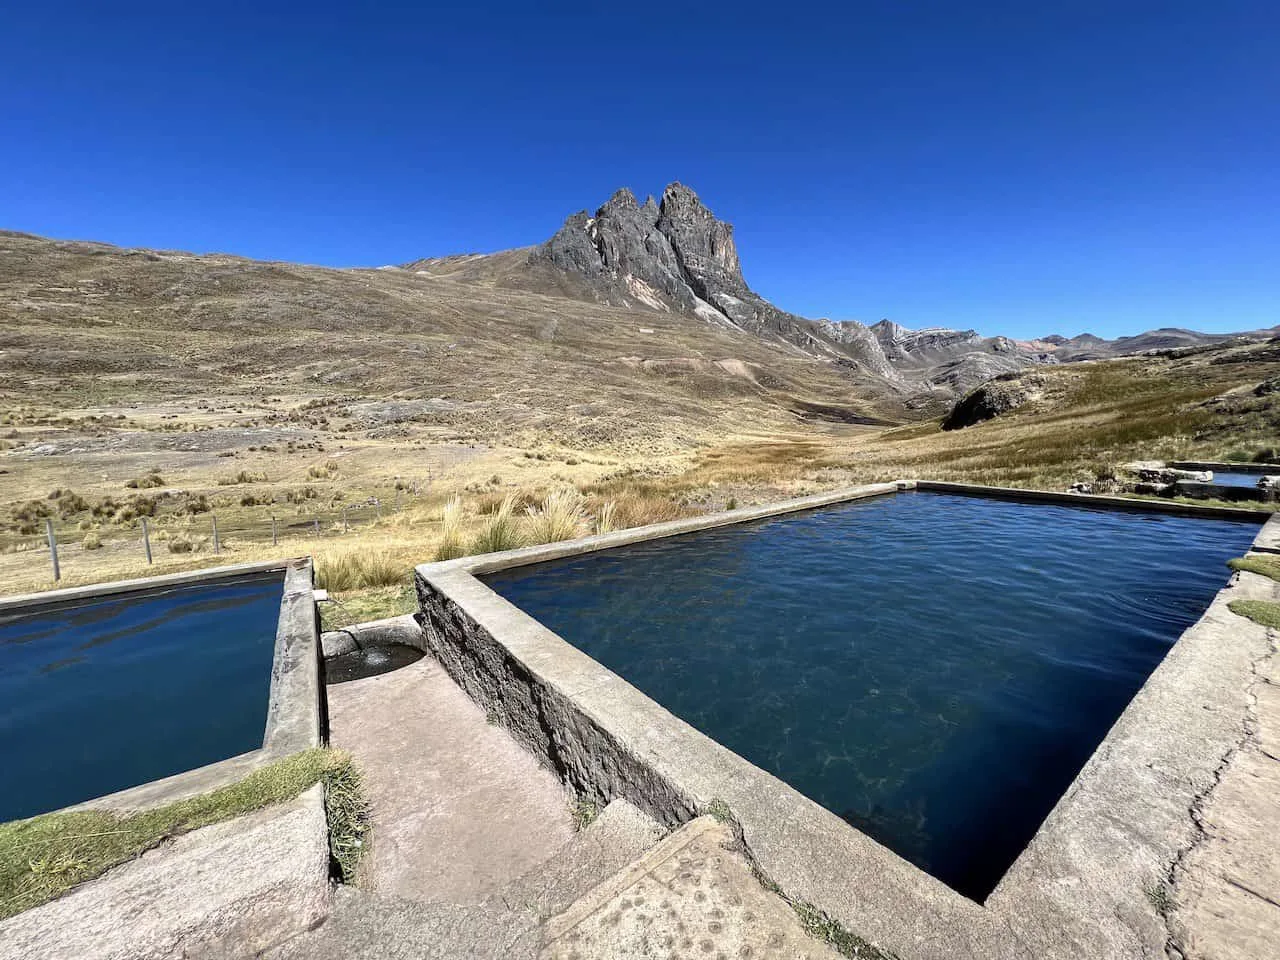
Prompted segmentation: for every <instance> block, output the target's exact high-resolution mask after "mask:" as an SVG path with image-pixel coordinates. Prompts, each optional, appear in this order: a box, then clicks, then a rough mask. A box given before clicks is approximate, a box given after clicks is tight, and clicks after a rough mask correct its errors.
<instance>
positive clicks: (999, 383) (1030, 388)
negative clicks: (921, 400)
mask: <svg viewBox="0 0 1280 960" xmlns="http://www.w3.org/2000/svg"><path fill="white" fill-rule="evenodd" d="M1043 385H1044V378H1043V376H1036V375H1030V376H1020V375H1019V374H1016V373H1013V374H1004V375H1003V376H999V377H996V378H995V379H994V380H990V381H988V382H987V383H984V384H983V385H982V386H980V387H978V388H977V389H976V390H973V391H971V392H969V393H968V394H966V395H965V396H964V397H963V398H962V399H961V400H960V402H959V403H957V404H956V405H955V408H954V409H952V411H951V413H950V414H949V415H948V416H947V418H946V419H945V420H943V421H942V429H943V430H960V429H962V428H964V427H971V426H973V425H974V424H976V423H982V422H983V421H985V420H991V419H993V418H995V417H998V416H1000V415H1001V414H1005V413H1008V412H1009V411H1010V410H1016V409H1017V408H1018V407H1021V406H1023V405H1024V404H1026V403H1029V402H1030V401H1032V400H1034V399H1036V397H1038V396H1039V395H1040V391H1039V388H1040V387H1042V386H1043Z"/></svg>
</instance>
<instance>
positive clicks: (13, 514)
mask: <svg viewBox="0 0 1280 960" xmlns="http://www.w3.org/2000/svg"><path fill="white" fill-rule="evenodd" d="M427 269H429V270H430V271H431V273H432V274H433V275H422V274H418V273H416V272H413V271H406V270H382V271H379V270H351V271H343V270H330V269H322V268H314V267H305V266H297V265H290V264H277V263H259V262H254V261H248V260H243V259H239V258H235V257H229V256H213V257H195V256H192V255H188V254H174V253H156V252H151V251H126V250H120V249H117V248H112V247H105V246H100V245H92V244H70V243H55V242H52V241H47V240H41V239H38V238H31V237H24V236H21V235H15V234H0V316H3V320H4V322H3V324H2V325H0V400H2V402H0V590H3V591H4V592H12V591H15V590H22V589H39V588H44V587H47V586H50V585H51V582H50V575H49V572H48V567H47V557H46V551H45V548H44V546H43V541H42V534H43V530H44V523H45V520H46V519H50V520H53V521H54V523H55V526H56V527H57V530H58V535H59V539H60V541H61V543H62V560H63V570H64V573H65V580H64V583H65V582H84V581H91V580H96V579H102V578H108V577H119V576H124V575H130V574H142V573H146V572H156V571H157V570H160V569H180V568H185V567H191V566H199V565H208V564H213V563H223V562H230V561H235V560H245V559H257V558H263V557H268V556H288V555H298V554H302V553H311V554H313V555H315V556H317V557H319V558H320V560H321V563H322V564H323V565H326V566H327V567H328V568H329V569H330V571H331V572H332V575H333V576H334V577H335V578H336V577H337V576H338V571H339V570H340V569H341V570H343V571H345V572H344V573H342V577H341V580H342V584H343V586H344V587H345V588H346V589H349V590H352V591H357V592H358V591H360V590H372V591H374V592H375V594H376V595H377V596H379V597H383V598H385V599H386V601H387V602H388V603H392V604H394V603H399V602H403V599H404V595H403V592H402V590H401V589H400V587H399V584H401V583H403V581H404V580H405V578H406V576H407V573H408V570H409V567H410V566H411V565H412V564H413V563H415V562H420V561H422V560H425V559H430V558H431V557H432V556H434V554H435V551H436V549H437V547H438V545H439V542H440V539H441V537H442V533H443V531H442V517H443V515H444V514H445V512H446V511H445V507H446V504H448V503H449V502H450V501H451V500H453V498H454V497H455V496H456V497H458V498H459V500H458V507H457V508H456V511H457V512H458V513H459V518H458V521H457V522H458V523H459V524H460V525H461V527H462V529H463V533H462V538H463V540H464V541H465V542H471V541H472V540H474V539H477V538H478V537H479V535H480V534H482V533H484V532H485V531H486V530H487V528H488V525H490V524H491V522H492V521H491V517H492V515H493V514H494V512H495V511H497V510H499V508H500V504H501V503H502V501H503V500H504V499H506V498H509V497H510V498H514V499H513V500H512V509H513V510H514V514H515V516H516V517H517V518H523V517H525V515H526V513H527V511H528V510H529V509H531V508H532V509H535V510H536V509H537V506H538V504H539V503H541V501H542V499H543V498H545V497H546V496H547V495H548V494H550V493H553V492H555V491H557V490H562V489H565V488H573V489H576V490H578V491H580V492H581V494H582V497H583V500H582V503H581V508H582V510H581V515H580V516H579V517H578V518H577V520H575V521H574V522H575V523H578V524H579V525H580V529H581V530H583V531H585V530H588V529H591V528H593V527H594V526H595V525H598V524H599V523H600V522H601V521H602V520H605V519H607V521H608V523H610V524H612V525H614V526H626V525H632V524H638V523H644V522H650V521H652V520H656V519H665V518H668V517H671V516H677V515H681V514H687V513H694V512H698V511H705V510H712V509H720V508H723V507H725V506H728V505H733V504H746V503H750V502H757V501H763V500H768V499H776V498H780V497H784V496H789V495H796V494H801V493H806V492H811V491H816V490H820V489H825V488H830V487H834V486H839V485H844V484H849V483H856V482H864V481H870V480H881V479H890V478H895V477H936V478H946V479H967V480H975V481H980V482H986V483H1007V484H1015V485H1018V484H1020V485H1025V486H1037V487H1060V488H1061V487H1066V486H1067V485H1069V484H1070V483H1071V482H1073V481H1076V480H1085V479H1092V478H1093V477H1095V476H1097V475H1098V474H1100V473H1105V472H1106V471H1108V470H1109V469H1111V467H1112V466H1113V465H1114V464H1116V463H1118V462H1122V461H1124V460H1129V459H1136V458H1153V457H1187V458H1206V459H1217V458H1222V457H1224V456H1228V455H1239V456H1244V457H1251V456H1253V455H1254V454H1257V453H1259V452H1261V451H1263V450H1264V449H1265V448H1268V447H1273V446H1276V445H1277V444H1280V411H1278V410H1277V403H1278V402H1280V401H1277V400H1276V397H1277V394H1268V395H1265V396H1255V395H1254V394H1253V392H1252V391H1253V389H1254V388H1255V387H1256V386H1257V385H1258V384H1259V383H1261V382H1262V381H1264V380H1267V379H1269V378H1272V377H1275V376H1276V375H1277V374H1280V347H1278V346H1277V345H1275V344H1262V345H1257V346H1253V347H1224V348H1214V349H1211V350H1207V351H1198V352H1190V353H1188V354H1186V355H1183V356H1166V357H1153V358H1142V359H1132V360H1120V361H1107V362H1100V363H1093V364H1083V365H1068V366H1061V367H1046V368H1041V369H1039V370H1037V371H1035V373H1034V375H1035V376H1037V377H1040V378H1042V380H1043V385H1042V387H1041V388H1040V389H1039V391H1038V392H1039V399H1037V400H1035V401H1034V402H1032V403H1030V404H1028V405H1027V406H1025V407H1022V408H1020V409H1018V410H1015V411H1013V412H1011V413H1008V414H1006V415H1004V416H1001V417H999V418H997V419H994V420H991V421H989V422H986V423H983V424H979V425H977V426H972V427H968V428H966V429H963V430H958V431H952V432H943V431H941V430H940V428H939V426H938V422H937V421H929V422H924V423H921V422H911V421H910V420H909V419H908V411H907V410H906V409H904V408H903V407H902V406H901V404H900V402H899V400H898V399H897V398H895V397H894V396H893V395H892V394H890V393H888V392H887V391H886V390H885V389H884V386H883V384H882V383H880V382H879V381H877V380H876V379H875V378H874V377H870V376H868V375H866V374H863V373H861V372H859V371H856V370H850V369H848V368H845V367H840V366H835V365H831V364H826V363H822V362H819V361H815V360H813V359H811V358H807V357H804V356H801V355H799V354H798V353H796V352H795V351H793V350H790V349H787V348H784V347H782V346H771V345H769V344H767V343H764V342H762V341H760V340H758V339H756V338H754V337H751V336H748V335H744V334H738V333H735V332H733V331H729V330H725V329H721V328H718V327H715V326H712V325H709V324H706V323H702V322H699V321H696V320H694V319H691V318H688V317H683V316H677V315H674V314H670V313H661V312H657V311H652V310H647V309H635V310H629V309H621V308H611V307H608V306H602V305H593V304H590V303H586V302H583V301H580V300H575V299H566V298H563V297H558V296H554V295H550V294H546V293H537V292H532V291H522V290H512V289H505V288H502V287H500V286H497V285H489V284H485V283H483V282H476V281H475V278H470V279H469V280H468V282H467V283H461V282H458V281H456V280H454V279H451V278H450V276H449V274H450V272H451V270H453V269H454V268H453V267H451V266H449V265H448V264H443V265H441V264H436V265H432V266H429V267H427ZM375 501H376V502H375ZM214 516H216V517H217V520H218V524H219V535H220V536H219V538H220V546H221V547H222V552H221V553H220V554H218V555H217V556H215V555H214V554H213V552H212V550H213V537H212V533H213V530H212V521H213V517H214ZM144 517H145V518H147V520H148V523H149V525H150V529H151V533H152V538H153V544H152V545H153V559H154V561H155V562H154V564H153V565H150V566H148V565H147V564H146V562H145V559H144V557H143V553H142V549H141V542H140V537H141V521H142V519H143V518H144ZM273 517H274V518H275V528H276V534H277V536H278V538H279V540H280V542H279V543H278V544H273V543H272V518H273ZM520 523H522V524H526V525H529V524H531V523H532V521H526V520H520ZM530 529H532V527H530ZM375 561H376V562H375ZM335 582H336V580H335ZM379 591H380V592H379ZM366 599H367V598H366ZM360 602H363V600H361V601H360ZM379 602H381V601H379Z"/></svg>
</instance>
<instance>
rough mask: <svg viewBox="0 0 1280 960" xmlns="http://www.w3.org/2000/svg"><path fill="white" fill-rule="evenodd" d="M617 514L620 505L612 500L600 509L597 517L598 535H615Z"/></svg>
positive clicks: (596, 529) (596, 530)
mask: <svg viewBox="0 0 1280 960" xmlns="http://www.w3.org/2000/svg"><path fill="white" fill-rule="evenodd" d="M617 512H618V505H617V504H616V503H615V502H614V501H612V500H609V501H607V502H606V503H605V505H604V506H602V507H601V508H600V513H599V515H597V516H596V527H595V532H596V533H597V534H601V533H613V531H614V530H616V529H617V524H616V522H615V517H614V515H615V514H616V513H617Z"/></svg>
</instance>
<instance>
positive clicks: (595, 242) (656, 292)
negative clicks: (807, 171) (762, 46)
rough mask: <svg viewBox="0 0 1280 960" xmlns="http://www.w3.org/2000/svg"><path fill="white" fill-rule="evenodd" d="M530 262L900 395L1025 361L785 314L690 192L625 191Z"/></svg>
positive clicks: (963, 338) (947, 389)
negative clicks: (871, 379) (773, 344)
mask: <svg viewBox="0 0 1280 960" xmlns="http://www.w3.org/2000/svg"><path fill="white" fill-rule="evenodd" d="M528 263H529V265H530V266H532V267H536V268H539V269H542V268H545V267H546V266H548V265H550V266H551V267H554V268H556V269H558V270H560V271H564V272H565V273H567V274H570V275H571V276H573V277H575V278H576V279H577V280H579V281H583V280H585V281H586V289H587V290H588V291H590V294H591V296H593V297H594V298H595V299H597V300H599V301H601V302H605V303H611V304H628V305H635V306H644V307H648V308H650V309H655V310H664V311H675V312H680V313H687V314H690V315H692V316H694V317H697V318H699V319H701V320H703V321H706V322H711V323H716V324H719V325H722V326H726V327H734V328H737V329H740V330H743V331H746V332H748V333H751V334H754V335H756V336H760V337H764V338H767V339H770V340H774V341H779V342H781V343H783V344H786V345H788V346H789V347H790V348H792V349H797V350H800V351H802V352H804V353H807V354H810V355H812V356H815V357H817V358H820V359H823V360H828V361H831V362H834V363H838V364H841V365H842V366H845V367H849V368H852V369H854V370H859V371H862V372H863V373H867V374H871V375H873V376H875V377H876V378H879V379H880V380H882V381H885V382H887V383H888V384H889V385H891V386H893V387H894V388H896V389H899V390H902V391H904V392H921V391H923V392H925V393H930V392H934V391H937V392H941V393H943V394H950V393H952V392H953V391H954V390H956V389H957V388H958V387H959V388H967V387H968V386H970V385H972V383H973V382H976V380H978V379H985V378H986V377H987V376H990V375H993V374H994V373H1000V372H1004V371H1007V370H1013V369H1020V368H1021V367H1022V366H1024V365H1025V364H1026V363H1028V362H1030V361H1029V360H1028V359H1026V358H1024V357H1023V356H1021V354H1020V353H1019V352H1018V351H1017V350H1015V349H1012V348H1011V347H1010V344H1011V341H1009V342H1001V343H996V342H993V341H990V340H985V339H983V338H982V337H980V336H979V335H978V334H976V333H975V332H974V331H972V330H963V331H956V330H947V329H943V328H930V329H927V330H919V331H912V330H909V329H907V328H906V327H903V326H901V325H900V324H897V323H894V322H893V321H890V320H882V321H880V322H879V323H877V324H875V325H874V326H873V327H870V328H868V327H866V326H864V325H863V324H861V323H858V322H856V321H846V322H843V323H832V322H830V321H814V320H808V319H805V318H804V317H799V316H796V315H795V314H791V313H787V312H786V311H784V310H779V309H778V308H777V307H775V306H774V305H773V304H771V303H770V302H769V301H767V300H766V299H764V298H763V297H761V296H760V295H759V294H757V293H756V292H755V291H753V290H752V289H751V288H750V287H749V286H748V285H747V282H746V279H745V278H744V277H743V275H742V263H741V260H740V259H739V257H738V248H737V244H736V243H735V242H734V236H733V226H732V224H729V223H727V222H725V221H723V220H721V219H719V218H718V217H716V215H715V214H714V213H712V211H711V210H710V209H709V208H708V207H707V206H706V204H704V203H703V202H702V200H701V199H699V197H698V195H697V194H696V193H694V191H693V190H691V189H690V188H689V187H687V186H685V185H684V184H683V183H680V182H678V181H677V182H673V183H670V184H668V185H667V187H666V189H664V190H663V191H662V195H661V199H660V200H658V201H655V200H654V199H653V197H652V196H649V197H646V199H645V202H644V204H643V205H641V204H640V203H639V202H638V201H637V200H636V196H635V194H634V193H632V192H631V191H630V190H628V189H626V188H625V187H624V188H623V189H621V190H618V191H616V192H615V193H614V194H613V196H611V197H610V198H609V199H608V200H607V201H605V203H604V204H603V205H601V206H600V207H599V208H598V209H597V210H596V211H595V213H594V214H592V213H589V212H587V211H585V210H584V211H581V212H579V213H575V214H574V215H573V216H571V217H569V219H567V220H566V221H565V222H564V225H563V226H562V227H561V228H560V229H559V230H558V231H557V232H556V233H555V235H554V236H553V237H552V238H551V239H550V240H548V241H547V242H546V243H544V244H541V245H540V246H538V247H535V248H534V249H533V250H532V252H531V253H530V254H529V255H528Z"/></svg>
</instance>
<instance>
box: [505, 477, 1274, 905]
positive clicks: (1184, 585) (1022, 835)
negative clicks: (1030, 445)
mask: <svg viewBox="0 0 1280 960" xmlns="http://www.w3.org/2000/svg"><path fill="white" fill-rule="evenodd" d="M1256 533H1257V528H1256V526H1254V525H1252V524H1245V523H1232V522H1226V521H1217V520H1201V519H1189V518H1183V517H1175V516H1167V515H1159V514H1146V513H1137V512H1117V511H1101V510H1092V509H1088V508H1083V507H1075V506H1049V505H1041V504H1022V503H1014V502H1009V501H1000V500H988V499H981V498H976V497H962V496H951V495H942V494H933V493H902V494H898V495H896V496H891V497H882V498H877V499H874V500H864V501H859V502H855V503H850V504H844V505H841V506H836V507H828V508H824V509H822V510H819V511H815V512H811V513H806V514H800V515H795V516H791V517H782V518H777V519H773V520H767V521H762V522H757V523H753V524H750V525H745V526H737V527H733V528H727V529H720V530H711V531H705V532H702V533H696V534H689V535H686V536H682V537H676V538H672V539H669V540H662V541H653V542H651V543H647V544H641V545H637V546H632V547H625V548H621V549H617V550H610V551H607V552H604V553H597V554H590V555H586V556H582V557H576V558H570V559H566V560H561V561H555V562H552V563H546V564H540V565H538V566H534V567H525V568H523V569H513V570H509V571H506V572H503V573H499V574H493V575H490V576H487V577H485V580H486V582H487V583H489V584H490V586H492V587H493V588H494V589H495V590H497V591H498V592H499V593H501V594H502V595H503V596H505V597H506V598H507V599H509V600H511V601H512V602H513V603H515V604H517V605H518V606H519V607H521V608H522V609H524V610H525V611H527V612H528V613H530V614H532V615H533V616H534V617H536V618H537V619H538V620H540V621H542V622H543V623H544V624H546V625H547V626H548V627H550V628H551V629H552V630H555V631H556V632H557V633H559V634H560V635H561V636H563V637H564V638H565V639H567V640H569V641H570V642H571V643H573V644H575V645H576V646H577V647H579V648H580V649H582V650H584V651H586V652H587V653H588V654H590V655H591V656H593V657H595V658H596V659H597V660H599V661H600V662H601V663H603V664H605V665H606V666H608V667H609V668H610V669H612V670H614V671H615V672H616V673H618V674H620V675H621V676H622V677H624V678H626V679H627V680H629V681H631V682H632V683H633V684H635V685H636V686H637V687H639V688H640V689H641V690H643V691H644V692H645V693H647V694H649V695H650V696H651V697H653V698H654V699H655V700H657V701H658V702H659V703H661V704H663V705H664V706H665V707H667V708H668V709H670V710H671V711H672V712H674V713H675V714H677V715H678V716H680V717H682V718H683V719H684V720H686V721H688V722H689V723H691V724H693V725H694V726H696V727H697V728H698V729H700V730H702V731H703V732H704V733H706V734H708V735H709V736H711V737H713V738H715V739H716V740H718V741H720V742H721V743H723V744H725V745H726V746H728V747H729V748H731V749H732V750H734V751H736V752H737V753H739V754H741V755H742V756H743V757H745V758H747V759H748V760H750V761H752V762H753V763H755V764H757V765H758V766H761V767H763V768H764V769H766V770H768V771H770V772H771V773H774V774H776V775H777V776H779V777H781V778H782V779H783V780H785V781H787V782H788V783H790V784H791V785H792V786H794V787H795V788H796V789H798V790H800V791H801V792H802V793H804V794H806V795H807V796H809V797H810V798H812V799H813V800H816V801H817V802H818V803H820V804H822V805H823V806H825V807H827V809H829V810H831V811H833V812H835V813H837V814H839V815H840V816H841V817H843V818H844V819H845V820H847V821H848V822H849V823H851V824H854V825H855V826H857V827H858V828H859V829H861V830H864V831H866V832H867V833H869V834H871V835H872V836H874V837H875V838H877V839H878V840H880V841H881V842H882V843H884V844H885V845H887V846H888V847H890V848H892V849H893V850H895V851H896V852H898V853H899V854H900V855H902V856H903V857H906V858H907V859H909V860H911V861H913V862H914V863H916V864H918V865H919V866H920V867H922V868H924V869H926V870H928V871H929V872H931V873H932V874H934V876H936V877H938V878H939V879H941V880H943V881H944V882H946V883H948V884H950V885H951V886H952V887H954V888H955V889H957V890H959V891H960V892H962V893H964V894H966V895H968V896H970V897H973V898H975V899H983V898H985V896H986V895H987V894H988V893H989V892H990V891H991V889H992V888H993V887H994V885H995V883H996V881H997V880H998V879H999V878H1000V876H1001V875H1002V874H1003V873H1004V871H1005V870H1006V869H1007V868H1008V866H1009V864H1011V863H1012V862H1013V860H1014V859H1015V858H1016V857H1017V855H1018V854H1019V853H1020V852H1021V850H1022V848H1023V847H1024V846H1025V845H1026V843H1027V841H1028V840H1030V838H1031V836H1032V835H1033V834H1034V833H1035V831H1036V829H1037V827H1038V826H1039V824H1040V822H1041V821H1042V820H1043V819H1044V817H1045V816H1046V815H1047V814H1048V812H1049V810H1050V809H1051V808H1052V807H1053V805H1054V803H1055V802H1056V801H1057V799H1058V798H1059V796H1061V794H1062V793H1063V791H1064V790H1065V788H1066V787H1067V785H1068V784H1069V783H1070V782H1071V780H1072V778H1074V777H1075V775H1076V773H1077V772H1079V770H1080V768H1081V766H1082V765H1083V764H1084V761H1085V760H1086V759H1087V758H1088V757H1089V754H1090V753H1092V752H1093V749H1094V748H1095V747H1096V746H1097V744H1098V743H1099V741H1101V739H1102V738H1103V737H1104V736H1105V735H1106V732H1107V730H1108V728H1109V727H1110V726H1111V724H1112V723H1113V722H1114V721H1115V719H1116V718H1117V717H1118V716H1119V715H1120V713H1121V711H1122V710H1123V709H1124V707H1125V705H1126V704H1127V703H1128V702H1129V700H1130V699H1131V698H1132V697H1133V695H1134V693H1135V692H1137V690H1138V688H1139V687H1140V686H1141V685H1142V683H1143V681H1144V680H1145V679H1146V677H1147V676H1148V674H1150V672H1151V671H1152V669H1153V668H1154V667H1155V666H1156V664H1157V663H1159V661H1160V659H1161V658H1162V657H1163V656H1164V654H1165V652H1166V651H1167V650H1168V649H1169V647H1170V646H1171V645H1172V644H1173V642H1174V641H1175V640H1176V639H1177V637H1178V635H1179V634H1180V633H1181V632H1182V631H1183V630H1184V629H1185V628H1186V627H1188V626H1190V625H1191V624H1192V623H1194V622H1195V620H1196V619H1197V618H1198V617H1199V616H1200V615H1201V613H1203V611H1204V610H1205V608H1206V607H1207V606H1208V604H1209V602H1210V600H1211V599H1212V598H1213V595H1214V594H1215V593H1216V592H1217V591H1218V590H1219V589H1220V588H1221V587H1222V586H1223V585H1224V584H1225V583H1226V580H1227V576H1228V571H1227V569H1226V568H1225V566H1224V564H1225V562H1226V561H1227V560H1228V559H1229V558H1231V557H1234V556H1238V555H1240V554H1241V553H1243V552H1244V551H1245V549H1247V547H1248V545H1249V543H1250V542H1251V541H1252V539H1253V537H1254V536H1255V534H1256Z"/></svg>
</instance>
